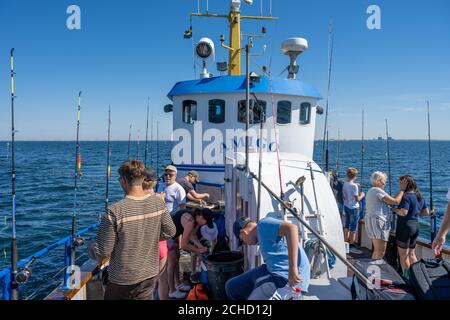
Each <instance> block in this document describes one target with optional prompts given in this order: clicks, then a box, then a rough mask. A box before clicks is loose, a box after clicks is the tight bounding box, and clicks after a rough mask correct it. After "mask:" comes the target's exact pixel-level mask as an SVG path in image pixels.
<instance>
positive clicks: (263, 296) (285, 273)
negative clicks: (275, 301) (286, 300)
mask: <svg viewBox="0 0 450 320" xmlns="http://www.w3.org/2000/svg"><path fill="white" fill-rule="evenodd" d="M233 233H234V235H235V236H236V237H237V238H238V240H239V244H240V245H242V243H244V244H246V245H257V244H259V249H260V252H261V255H262V257H263V259H264V264H263V265H261V266H259V267H257V268H254V269H252V270H249V271H247V272H245V273H243V274H241V275H239V276H237V277H234V278H231V279H229V280H228V281H227V282H226V284H225V290H226V293H227V297H228V299H230V300H268V299H271V297H273V296H274V294H275V293H276V292H277V290H278V289H281V288H284V287H286V286H288V285H289V286H290V287H292V288H293V289H296V290H297V291H300V290H298V288H299V289H301V292H307V291H308V286H309V281H310V265H309V260H308V258H307V256H306V254H305V251H304V250H303V248H302V246H301V245H300V244H299V232H298V228H297V226H296V225H294V224H292V223H290V222H288V221H283V220H280V219H276V218H272V217H266V218H264V219H262V220H260V221H259V222H258V223H256V222H254V221H253V220H251V219H249V218H240V219H239V220H238V221H236V222H235V223H234V225H233Z"/></svg>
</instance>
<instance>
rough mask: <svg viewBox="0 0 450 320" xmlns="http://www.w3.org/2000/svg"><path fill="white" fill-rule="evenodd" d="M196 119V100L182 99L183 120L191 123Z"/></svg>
mask: <svg viewBox="0 0 450 320" xmlns="http://www.w3.org/2000/svg"><path fill="white" fill-rule="evenodd" d="M195 121H197V102H196V101H193V100H184V101H183V122H184V123H188V124H193V123H194V122H195Z"/></svg>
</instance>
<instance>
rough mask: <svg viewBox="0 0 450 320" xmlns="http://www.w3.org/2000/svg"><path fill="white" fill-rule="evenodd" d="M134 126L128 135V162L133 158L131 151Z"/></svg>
mask: <svg viewBox="0 0 450 320" xmlns="http://www.w3.org/2000/svg"><path fill="white" fill-rule="evenodd" d="M132 126H133V125H132V124H130V131H129V133H128V160H130V159H131V156H130V149H131V128H132Z"/></svg>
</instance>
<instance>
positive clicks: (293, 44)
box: [281, 38, 308, 80]
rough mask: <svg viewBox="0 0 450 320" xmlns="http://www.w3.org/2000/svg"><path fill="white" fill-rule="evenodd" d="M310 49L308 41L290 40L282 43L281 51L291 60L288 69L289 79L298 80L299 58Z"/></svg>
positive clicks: (301, 39) (300, 39)
mask: <svg viewBox="0 0 450 320" xmlns="http://www.w3.org/2000/svg"><path fill="white" fill-rule="evenodd" d="M307 49H308V41H307V40H306V39H303V38H290V39H287V40H284V41H283V42H282V43H281V50H282V51H283V53H284V54H285V55H288V56H289V58H290V64H289V66H288V67H287V70H288V73H289V75H288V79H293V80H295V79H296V76H297V73H298V70H299V66H298V64H297V57H298V56H299V55H300V54H302V53H303V52H305V51H306V50H307Z"/></svg>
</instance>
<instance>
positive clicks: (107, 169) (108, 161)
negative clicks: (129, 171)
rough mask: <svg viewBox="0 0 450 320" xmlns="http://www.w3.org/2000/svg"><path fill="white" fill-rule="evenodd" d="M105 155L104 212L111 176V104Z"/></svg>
mask: <svg viewBox="0 0 450 320" xmlns="http://www.w3.org/2000/svg"><path fill="white" fill-rule="evenodd" d="M107 152H108V153H107V156H106V192H105V213H107V212H108V204H109V177H110V176H111V165H110V163H111V106H109V108H108V151H107Z"/></svg>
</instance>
